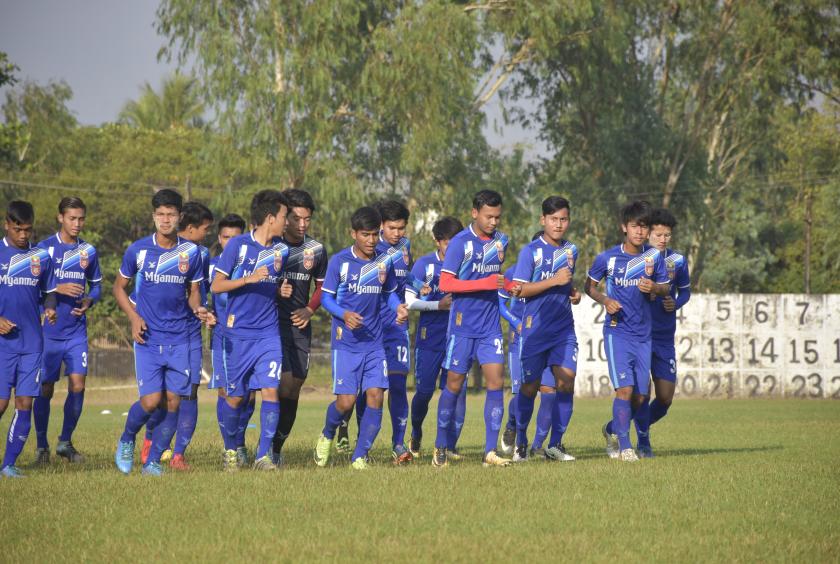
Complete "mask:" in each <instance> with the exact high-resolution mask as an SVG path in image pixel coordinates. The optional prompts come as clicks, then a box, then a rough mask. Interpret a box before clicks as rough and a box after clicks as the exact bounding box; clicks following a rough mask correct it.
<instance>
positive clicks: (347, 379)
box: [313, 349, 364, 468]
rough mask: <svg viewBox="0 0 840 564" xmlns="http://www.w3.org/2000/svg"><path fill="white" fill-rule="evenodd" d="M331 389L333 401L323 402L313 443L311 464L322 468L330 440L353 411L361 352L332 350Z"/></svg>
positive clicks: (327, 460)
mask: <svg viewBox="0 0 840 564" xmlns="http://www.w3.org/2000/svg"><path fill="white" fill-rule="evenodd" d="M331 366H332V392H333V394H335V401H333V402H332V403H330V405H329V406H327V413H326V419H325V421H324V428H323V430H322V431H321V434H320V435H319V436H318V441H317V442H316V443H315V450H314V453H313V458H314V460H315V465H316V466H319V467H321V468H323V467H324V466H326V465H327V463H328V462H329V461H330V454H331V449H332V443H333V440H334V439H335V436H336V432H337V430H338V428H339V427H340V426H341V425H342V423H343V421H344V419H345V416H346V415H347V414H348V413H351V412H352V411H353V406H354V404H355V403H356V398H357V396H359V395H364V394H360V393H359V390H360V388H361V385H362V372H363V370H364V354H362V353H353V352H350V351H346V350H342V349H333V351H332V364H331Z"/></svg>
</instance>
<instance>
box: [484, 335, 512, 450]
mask: <svg viewBox="0 0 840 564" xmlns="http://www.w3.org/2000/svg"><path fill="white" fill-rule="evenodd" d="M475 356H476V358H477V360H478V363H479V364H480V365H481V374H482V376H483V377H484V385H485V387H486V388H487V393H486V396H485V399H484V466H507V465H508V464H510V460H508V459H507V458H502V457H500V456H499V455H498V454H497V453H496V445H497V444H498V442H499V432H500V431H501V429H502V420H503V419H504V416H505V392H504V385H505V373H504V361H505V357H504V350H503V347H502V336H501V334H499V335H496V336H492V337H483V338H481V339H479V340H478V343H477V345H476V348H475ZM518 424H519V422H518V421H517V431H518Z"/></svg>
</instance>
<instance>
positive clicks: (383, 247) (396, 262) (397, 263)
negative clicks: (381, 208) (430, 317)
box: [376, 234, 411, 331]
mask: <svg viewBox="0 0 840 564" xmlns="http://www.w3.org/2000/svg"><path fill="white" fill-rule="evenodd" d="M376 254H377V255H385V256H387V257H388V260H390V261H391V265H392V266H393V267H394V275H395V276H396V280H397V290H396V291H397V296H398V297H399V298H400V302H405V286H406V281H407V280H408V278H409V266H410V265H411V242H410V241H409V240H408V239H407V238H405V237H403V238H401V239H400V240H399V242H398V243H397V244H396V245H391V244H390V243H388V242H387V241H384V240H383V239H382V235H381V234H380V236H379V242H378V243H377V244H376ZM382 300H383V302H382V308H381V309H380V314H381V315H382V326H383V328H385V329H386V330H387V329H388V328H389V327H390V326H392V325H395V324H396V322H397V314H396V312H395V311H394V310H392V309H391V308H390V307H388V306H387V301H388V300H387V297H386V296H385V295H384V294H383V295H382ZM405 330H406V327H405V325H403V326H401V327H399V331H405Z"/></svg>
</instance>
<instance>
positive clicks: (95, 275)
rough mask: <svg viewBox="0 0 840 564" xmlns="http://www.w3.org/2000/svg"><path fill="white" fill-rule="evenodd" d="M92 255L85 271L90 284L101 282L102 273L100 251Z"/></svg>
mask: <svg viewBox="0 0 840 564" xmlns="http://www.w3.org/2000/svg"><path fill="white" fill-rule="evenodd" d="M92 254H93V257H92V258H91V261H90V264H89V265H88V267H87V268H86V269H85V277H87V279H88V282H101V281H102V271H101V270H100V269H99V251H97V250H94V252H93V253H92Z"/></svg>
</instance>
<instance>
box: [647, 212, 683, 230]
mask: <svg viewBox="0 0 840 564" xmlns="http://www.w3.org/2000/svg"><path fill="white" fill-rule="evenodd" d="M648 225H649V226H651V227H653V226H654V225H664V226H666V227H670V228H671V229H673V228H674V227H676V226H677V218H676V217H674V214H672V213H671V210H668V209H666V208H656V209H655V210H653V211H652V212H650V219H649V220H648Z"/></svg>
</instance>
